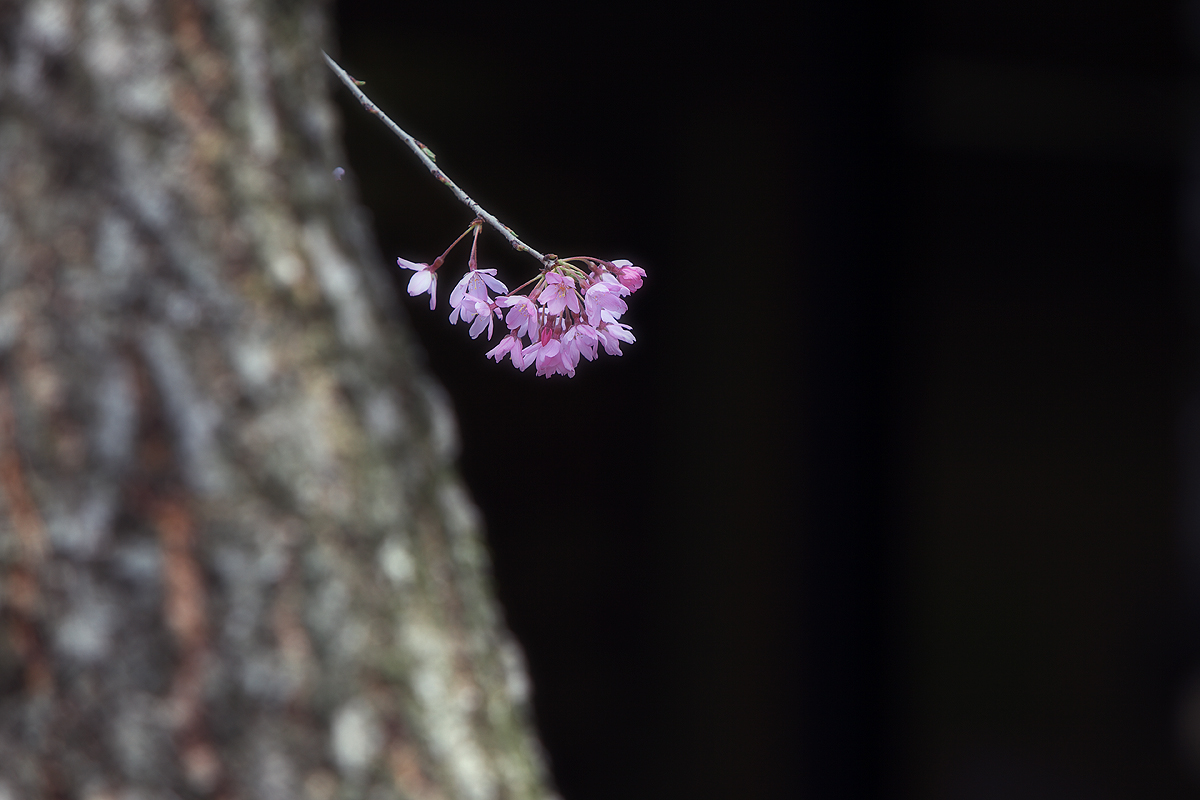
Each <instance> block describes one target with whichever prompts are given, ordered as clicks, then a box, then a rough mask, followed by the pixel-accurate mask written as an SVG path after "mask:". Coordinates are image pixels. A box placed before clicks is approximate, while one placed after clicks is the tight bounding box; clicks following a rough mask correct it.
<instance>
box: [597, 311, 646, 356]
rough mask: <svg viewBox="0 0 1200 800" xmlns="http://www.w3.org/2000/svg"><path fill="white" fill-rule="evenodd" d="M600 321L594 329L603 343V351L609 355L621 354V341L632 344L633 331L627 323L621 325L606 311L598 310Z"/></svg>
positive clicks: (633, 340)
mask: <svg viewBox="0 0 1200 800" xmlns="http://www.w3.org/2000/svg"><path fill="white" fill-rule="evenodd" d="M600 317H601V323H600V326H599V327H598V328H597V329H596V333H597V334H598V335H599V336H600V341H601V342H602V343H603V344H604V352H606V353H608V354H609V355H610V356H619V355H621V342H625V343H627V344H633V343H634V342H635V341H637V340H636V339H634V338H633V332H632V331H631V330H630V329H629V326H628V325H623V324H621V323H620V322H617V320H616V319H615V318H614V317H613V316H612V315H611V314H609V313H608V312H607V311H601V312H600Z"/></svg>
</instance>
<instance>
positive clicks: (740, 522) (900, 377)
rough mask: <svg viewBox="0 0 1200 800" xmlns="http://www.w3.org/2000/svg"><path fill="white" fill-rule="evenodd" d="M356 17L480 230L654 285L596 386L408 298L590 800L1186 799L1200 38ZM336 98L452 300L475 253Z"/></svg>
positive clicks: (1134, 28) (957, 18) (557, 726)
mask: <svg viewBox="0 0 1200 800" xmlns="http://www.w3.org/2000/svg"><path fill="white" fill-rule="evenodd" d="M336 9H337V15H338V25H339V48H338V50H339V52H338V53H335V54H334V55H335V57H338V58H339V59H340V61H341V63H342V65H343V66H345V67H346V68H347V69H348V70H349V71H350V73H351V74H353V75H354V76H355V77H357V78H359V79H362V80H365V81H366V85H365V86H364V90H365V91H366V92H367V93H368V95H369V96H371V97H372V99H373V100H375V101H376V102H377V103H378V104H379V105H380V106H381V107H383V108H384V110H386V111H388V112H389V113H390V114H392V115H393V116H394V117H395V118H396V120H397V121H398V122H399V123H400V124H401V125H404V126H406V127H407V128H408V129H409V131H410V132H411V133H413V134H414V135H415V136H416V137H417V138H418V139H420V140H422V141H423V142H425V143H426V144H427V145H428V146H429V147H431V148H432V149H433V150H434V151H435V152H436V153H437V155H438V163H439V165H440V166H442V167H443V168H444V169H445V170H446V171H447V173H448V174H449V175H450V176H451V177H452V178H454V179H455V180H456V181H458V182H459V183H460V185H462V186H463V187H464V188H465V189H466V190H467V191H468V192H469V193H471V194H472V195H473V196H474V197H475V198H476V199H477V200H479V201H480V202H482V203H483V205H484V206H485V207H487V208H489V210H491V211H493V212H494V213H496V214H497V215H498V216H499V217H500V218H501V219H502V220H504V221H505V222H506V223H507V224H509V225H511V226H512V227H513V228H514V229H515V230H516V231H517V232H518V233H519V234H520V235H522V236H523V237H525V238H526V240H527V241H528V242H529V243H530V244H531V245H533V246H534V247H537V248H538V249H540V250H542V251H543V252H548V251H552V252H557V253H559V254H561V255H575V254H584V255H595V256H600V257H604V258H609V259H615V258H628V259H631V260H632V261H633V262H634V263H636V264H639V265H641V266H643V267H645V268H646V269H647V271H648V273H649V276H648V278H647V280H646V284H645V288H644V289H643V290H642V291H640V292H639V293H638V294H636V295H635V296H634V297H633V298H632V302H631V310H630V312H629V313H628V314H627V315H626V318H625V320H623V321H628V322H630V323H632V325H633V327H634V332H635V334H636V335H637V336H638V342H637V343H636V344H635V345H631V346H627V347H626V348H625V351H626V355H625V356H624V357H622V358H620V359H616V358H608V357H605V356H601V358H600V360H599V361H598V362H597V363H593V364H587V363H584V364H582V365H581V367H580V369H579V372H578V374H577V376H576V377H575V378H574V379H570V380H568V379H566V378H563V377H556V378H553V379H550V380H546V379H542V378H536V377H534V375H533V372H532V370H530V371H529V372H527V373H525V374H520V373H517V372H516V371H515V370H513V369H512V368H511V367H510V366H509V365H508V364H507V363H505V364H503V365H499V366H497V365H496V364H494V363H492V362H490V361H485V359H484V358H483V352H484V351H485V350H486V349H487V348H488V345H485V344H484V343H483V341H482V340H477V341H472V340H470V339H469V337H468V336H467V333H466V330H465V328H464V327H463V326H459V327H457V328H453V327H451V326H450V325H449V324H448V323H447V321H446V315H447V314H448V312H449V309H448V307H447V305H446V301H445V297H446V293H447V292H448V291H449V287H450V286H452V285H453V283H454V282H455V281H456V280H457V278H458V276H459V275H460V274H461V271H462V270H463V269H465V253H464V254H463V255H459V256H457V259H458V260H457V261H455V260H453V259H452V260H451V262H450V265H448V266H447V267H446V268H445V270H444V271H443V272H442V273H440V277H441V280H442V284H441V297H440V298H439V308H438V310H437V311H436V312H433V313H430V312H429V311H428V308H427V305H426V301H425V298H418V299H417V300H415V301H412V300H409V299H408V298H407V297H405V305H406V307H407V309H408V311H409V314H410V316H411V318H412V322H413V324H414V326H415V327H416V328H417V329H418V331H419V334H420V336H421V341H422V343H423V346H424V347H425V349H426V350H427V352H428V354H429V362H430V367H431V368H432V369H433V371H434V372H435V373H436V374H437V375H438V376H439V378H440V379H441V381H442V382H443V383H444V385H445V386H446V387H447V389H448V391H449V393H450V395H451V396H452V398H453V401H454V404H455V407H456V409H457V412H458V415H459V420H460V423H461V428H462V438H463V450H462V461H461V465H462V470H463V472H464V474H465V476H466V478H467V481H468V483H469V484H470V487H471V490H472V492H473V493H474V496H475V498H476V499H477V501H478V503H479V504H480V506H481V508H482V509H483V511H484V514H485V516H486V519H487V523H488V536H489V544H490V547H491V551H492V554H493V560H494V570H495V577H496V583H497V588H498V591H499V593H500V596H501V598H502V600H503V603H504V606H505V609H506V614H507V619H508V622H509V624H510V625H511V627H512V628H513V630H514V631H515V633H516V634H517V636H518V638H519V639H520V641H521V643H522V644H523V646H524V648H525V651H526V654H527V657H528V660H529V666H530V670H531V672H532V675H533V679H534V685H535V701H536V711H537V718H538V724H539V727H540V730H541V732H542V734H543V737H544V741H545V744H546V747H547V750H548V752H549V756H550V759H551V762H552V765H553V769H554V774H555V777H556V781H557V783H558V785H559V788H560V789H561V791H562V793H563V794H564V796H565V797H566V798H567V800H597V799H599V798H620V799H621V800H640V799H641V798H647V799H648V798H656V800H658V799H660V798H661V799H663V800H668V799H669V798H692V799H695V800H702V799H703V798H714V799H715V798H739V799H740V798H746V799H747V800H757V799H758V798H762V799H763V800H770V799H771V798H790V797H808V798H827V797H828V798H859V797H862V798H885V797H886V798H891V797H897V798H906V797H911V798H946V799H947V800H958V799H959V798H962V799H963V800H975V799H976V798H983V799H984V800H987V799H988V798H1032V799H1034V800H1036V799H1037V798H1076V797H1079V798H1084V797H1086V798H1175V797H1193V796H1198V795H1200V792H1198V791H1197V788H1196V787H1197V785H1198V784H1197V782H1196V781H1195V780H1194V779H1193V778H1192V777H1191V776H1190V775H1189V772H1188V768H1187V766H1186V761H1187V755H1188V750H1187V747H1186V741H1187V739H1186V736H1182V735H1181V734H1180V733H1179V731H1180V730H1181V726H1182V729H1186V724H1187V720H1188V719H1189V717H1188V716H1187V714H1186V708H1187V706H1186V703H1185V699H1186V697H1187V686H1188V685H1189V676H1190V675H1191V674H1192V673H1191V670H1192V668H1193V665H1194V663H1196V660H1195V656H1196V654H1197V653H1198V652H1200V647H1197V640H1198V639H1200V637H1197V636H1196V635H1195V634H1194V633H1192V631H1200V621H1197V619H1196V618H1195V614H1194V613H1192V612H1190V611H1189V608H1188V606H1187V604H1186V600H1187V597H1188V587H1189V586H1190V585H1192V584H1194V583H1200V582H1197V581H1194V580H1193V579H1192V575H1193V572H1189V568H1190V565H1189V562H1187V561H1186V560H1185V559H1184V554H1185V553H1187V552H1188V547H1189V546H1190V545H1189V544H1188V541H1189V535H1190V534H1189V533H1188V530H1189V529H1188V527H1187V524H1186V514H1183V515H1182V517H1181V514H1180V513H1179V509H1180V508H1186V507H1187V505H1188V503H1187V500H1188V497H1189V493H1188V492H1187V491H1186V489H1187V488H1188V486H1189V483H1188V481H1187V476H1188V475H1189V474H1190V473H1189V472H1188V471H1187V470H1186V468H1185V467H1186V464H1188V463H1190V462H1189V458H1188V454H1189V453H1190V452H1193V450H1196V448H1191V445H1190V440H1188V439H1187V438H1186V437H1181V434H1180V433H1179V431H1180V430H1181V429H1182V430H1187V426H1186V424H1185V423H1186V422H1187V419H1188V416H1187V414H1186V413H1185V410H1186V409H1187V408H1189V407H1190V406H1189V404H1188V399H1189V397H1191V395H1190V394H1189V392H1190V388H1189V387H1190V386H1191V385H1192V384H1191V383H1190V380H1191V378H1190V375H1191V372H1190V371H1189V368H1188V366H1187V365H1188V364H1189V363H1191V361H1194V359H1192V358H1191V356H1190V355H1189V354H1190V352H1191V348H1190V346H1189V345H1187V342H1188V341H1189V338H1188V337H1189V335H1190V334H1188V331H1189V330H1190V327H1189V325H1190V322H1189V320H1190V319H1191V317H1190V312H1189V308H1190V307H1192V306H1195V305H1196V304H1195V303H1194V301H1193V300H1192V299H1191V298H1192V296H1193V286H1192V283H1191V282H1190V279H1189V278H1187V275H1188V272H1187V270H1185V269H1184V264H1185V263H1186V261H1185V259H1184V257H1183V256H1182V255H1181V252H1185V251H1183V250H1181V247H1180V243H1181V242H1182V241H1184V240H1185V237H1183V236H1181V232H1183V233H1186V232H1187V231H1189V230H1190V226H1188V225H1180V221H1181V220H1183V221H1185V222H1186V220H1187V219H1189V218H1190V215H1189V213H1188V211H1189V209H1190V206H1189V205H1188V200H1187V198H1188V197H1190V196H1191V194H1190V193H1189V186H1190V185H1189V184H1188V183H1187V181H1186V180H1185V175H1186V173H1185V170H1184V168H1183V165H1184V164H1185V163H1187V161H1186V159H1185V154H1186V153H1187V152H1188V150H1187V148H1186V146H1185V145H1186V142H1187V141H1188V138H1189V130H1190V129H1189V127H1188V124H1189V117H1188V115H1187V113H1186V112H1187V108H1188V106H1187V103H1186V102H1185V99H1186V97H1187V93H1186V92H1185V91H1184V88H1185V86H1186V80H1185V79H1186V78H1187V77H1188V76H1189V74H1190V69H1191V68H1190V62H1189V61H1188V60H1187V58H1186V55H1187V36H1186V35H1185V34H1186V31H1187V30H1188V20H1189V19H1190V18H1189V17H1188V15H1187V13H1185V12H1186V10H1185V9H1184V8H1183V7H1181V6H1178V5H1177V4H1175V3H1166V2H1135V1H1134V0H1104V1H1102V2H1095V1H1093V2H1083V1H1082V0H1043V1H1042V2H1032V0H1008V1H1007V2H1000V0H994V1H991V0H989V1H984V0H980V1H979V2H950V0H927V2H923V3H918V2H912V3H893V4H879V3H865V2H856V1H855V0H848V1H847V2H807V3H800V4H797V5H794V6H791V7H788V8H784V7H782V6H775V5H768V4H764V3H740V4H727V5H723V6H713V7H705V8H703V9H702V8H700V7H698V6H692V5H678V6H674V7H673V6H670V5H652V4H645V3H643V4H634V3H604V4H587V3H578V4H573V3H561V4H557V5H555V6H546V5H543V4H521V3H518V4H492V5H483V4H477V3H466V2H438V3H428V4H410V3H383V2H368V1H367V0H341V2H338V3H337V6H336ZM706 9H707V10H706ZM336 93H337V96H338V99H339V103H340V104H341V105H342V107H343V110H344V115H345V136H346V143H347V148H348V152H349V158H350V163H349V164H348V165H345V166H347V167H349V168H350V170H351V172H350V175H349V177H348V181H349V184H348V185H351V186H354V187H356V188H357V189H358V190H359V191H360V192H361V194H362V197H363V199H364V201H365V203H366V204H367V205H368V206H369V208H370V209H371V212H372V215H373V218H374V219H373V222H374V225H375V230H376V232H377V235H378V237H379V243H380V248H381V251H382V253H383V255H384V257H385V260H386V261H388V262H390V261H391V260H392V259H394V258H395V257H396V256H403V257H405V258H408V259H411V260H416V261H429V260H432V259H433V258H434V257H435V256H436V255H437V254H438V253H440V252H441V251H442V250H443V249H444V247H445V246H446V245H447V244H448V243H449V242H450V241H451V240H452V239H453V238H454V237H455V236H456V235H457V234H458V233H459V232H461V231H462V229H463V228H464V227H465V226H466V225H467V223H468V222H470V216H469V213H468V212H466V211H465V210H464V209H462V208H461V207H460V206H457V204H456V201H455V200H454V199H453V198H452V197H451V196H450V195H449V193H447V192H446V191H445V190H444V189H442V187H440V186H439V185H438V184H437V183H436V182H435V181H433V180H432V179H431V178H430V177H429V176H428V174H426V173H425V172H424V171H423V168H422V167H420V165H419V164H417V163H416V161H415V159H414V158H412V157H411V155H409V154H408V153H407V151H405V150H403V148H402V145H401V144H400V143H399V142H398V141H397V140H395V139H394V138H392V137H391V134H389V133H388V132H387V131H386V130H385V129H384V128H383V126H382V125H380V124H379V123H378V121H377V120H374V119H372V118H371V117H370V116H369V115H367V114H366V113H365V112H363V111H362V109H361V108H359V107H357V106H356V104H355V103H354V101H353V100H352V99H351V98H350V97H349V96H348V94H347V93H345V92H344V91H343V90H340V89H339V90H337V91H336ZM1191 138H1193V139H1194V138H1195V136H1194V134H1192V135H1191ZM482 242H483V244H482V248H483V249H482V258H483V260H484V261H485V262H486V265H491V266H496V267H498V268H499V270H500V276H501V278H503V279H505V280H506V281H507V282H508V283H509V285H510V286H512V285H515V284H517V283H520V282H521V281H523V280H525V278H527V277H528V276H529V275H530V274H532V272H531V271H532V269H533V268H534V267H535V266H536V265H535V264H534V262H533V261H532V260H531V259H528V257H520V256H518V254H515V253H512V252H511V251H509V250H508V249H507V247H506V245H505V244H504V243H503V241H502V240H501V239H500V238H499V237H497V236H490V237H488V236H485V237H484V239H483V240H482ZM396 278H397V287H398V290H401V291H402V289H403V286H404V281H405V280H406V279H407V273H405V274H399V273H397V275H396ZM1181 464H1183V465H1185V467H1181V466H1180V465H1181ZM1181 519H1183V520H1184V521H1182V522H1181ZM1193 538H1195V540H1196V541H1197V542H1200V536H1197V537H1193ZM1189 581H1191V583H1189Z"/></svg>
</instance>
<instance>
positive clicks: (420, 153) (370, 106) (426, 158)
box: [322, 52, 555, 267]
mask: <svg viewBox="0 0 1200 800" xmlns="http://www.w3.org/2000/svg"><path fill="white" fill-rule="evenodd" d="M322 55H323V56H325V63H326V64H328V65H329V68H330V69H331V70H333V72H334V74H335V75H337V76H338V78H340V79H341V81H342V83H344V84H346V88H348V89H349V90H350V91H351V92H352V93H353V94H354V96H355V97H356V98H358V102H360V103H362V106H363V108H365V109H366V110H367V111H370V112H371V113H372V114H374V115H375V116H377V117H379V118H380V119H381V120H383V124H384V125H387V126H388V128H390V129H391V131H392V133H394V134H396V135H397V136H399V137H400V138H401V139H402V140H403V141H404V143H405V144H406V145H408V148H409V149H410V150H412V151H413V152H414V153H416V154H417V158H419V159H421V163H422V164H424V165H425V168H426V169H428V170H429V171H430V172H431V173H432V174H433V177H435V178H437V179H438V180H439V181H441V182H442V183H444V184H445V185H446V188H448V189H449V190H450V191H452V192H454V196H455V197H457V198H458V199H459V200H461V201H462V202H463V204H464V205H466V207H467V208H469V209H471V210H472V211H474V212H475V215H476V216H477V217H479V218H480V219H482V220H483V221H484V222H486V223H487V224H489V225H491V226H492V227H493V228H495V229H496V230H497V231H499V232H500V235H501V236H503V237H504V238H505V239H507V240H508V242H509V244H511V245H512V246H513V248H514V249H516V250H520V251H522V252H525V253H529V255H531V256H533V257H534V258H536V259H537V260H538V261H541V262H542V264H544V265H545V266H547V267H549V266H551V265H552V264H553V263H554V261H555V259H554V258H553V257H552V256H545V255H542V254H541V253H539V252H538V251H537V250H534V249H533V248H532V247H530V246H529V245H527V244H525V243H524V242H522V241H521V240H520V239H518V238H517V235H516V234H515V233H513V232H512V230H511V229H509V227H508V226H507V225H505V224H504V223H502V222H501V221H500V220H498V219H496V216H495V215H494V214H492V213H490V212H489V211H487V210H485V209H484V208H483V206H481V205H479V203H476V202H475V201H474V200H472V199H471V198H470V197H469V196H468V195H467V193H466V192H464V191H463V190H462V189H460V188H458V185H457V184H456V183H454V181H452V180H450V179H449V178H447V177H446V173H444V172H442V171H441V170H440V169H439V168H438V166H437V164H435V163H434V162H433V159H432V158H430V155H429V151H428V148H426V147H425V146H424V145H423V144H421V143H420V142H418V141H417V140H416V139H414V138H413V137H412V136H411V135H409V133H408V132H407V131H405V130H404V129H403V128H401V127H400V126H399V125H397V124H396V123H395V122H392V119H391V117H389V116H388V115H387V114H385V113H383V112H382V111H380V110H379V106H377V105H375V104H374V103H372V102H371V100H370V98H368V97H367V96H366V95H365V94H363V92H362V90H361V89H359V88H358V85H357V84H356V83H355V82H354V79H353V78H351V77H350V76H349V75H348V74H346V70H344V69H342V68H341V67H340V66H338V63H337V62H336V61H334V60H333V59H332V58H330V57H329V54H328V53H325V52H322Z"/></svg>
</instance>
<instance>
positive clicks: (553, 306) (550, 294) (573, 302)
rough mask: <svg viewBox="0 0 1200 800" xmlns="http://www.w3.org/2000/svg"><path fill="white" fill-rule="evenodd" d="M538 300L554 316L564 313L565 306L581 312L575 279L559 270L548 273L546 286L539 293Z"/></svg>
mask: <svg viewBox="0 0 1200 800" xmlns="http://www.w3.org/2000/svg"><path fill="white" fill-rule="evenodd" d="M538 302H540V303H541V304H542V305H544V306H546V312H547V313H548V314H550V316H552V317H557V316H559V315H560V314H562V312H563V309H564V308H569V309H571V310H572V311H574V312H575V313H576V314H578V313H579V311H580V309H579V293H578V292H576V291H575V279H574V278H572V277H571V276H570V275H559V274H558V273H557V272H547V273H546V288H544V289H543V290H542V293H541V294H540V295H538Z"/></svg>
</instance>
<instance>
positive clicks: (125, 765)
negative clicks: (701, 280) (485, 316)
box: [0, 0, 548, 800]
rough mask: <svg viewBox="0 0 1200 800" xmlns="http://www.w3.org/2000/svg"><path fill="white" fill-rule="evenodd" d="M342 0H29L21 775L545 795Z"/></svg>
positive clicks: (1, 315)
mask: <svg viewBox="0 0 1200 800" xmlns="http://www.w3.org/2000/svg"><path fill="white" fill-rule="evenodd" d="M327 39H328V33H327V27H326V22H325V19H324V10H323V9H322V8H321V7H320V6H319V5H318V4H317V3H316V2H313V1H312V0H168V1H166V2H161V3H156V2H153V1H152V0H29V1H28V2H23V3H22V2H7V3H5V2H2V0H0V590H2V598H3V627H2V628H0V798H2V799H3V800H9V799H10V798H21V800H25V799H26V798H29V799H32V798H60V797H61V798H88V799H89V800H102V799H104V798H113V799H114V800H115V799H116V798H129V800H132V799H133V798H139V800H141V799H143V798H144V799H146V800H149V799H150V798H168V797H169V798H176V797H184V798H187V797H221V798H264V799H267V798H279V800H291V799H292V798H304V797H307V798H313V800H318V799H320V798H355V797H371V798H379V799H380V800H382V799H383V798H391V797H400V798H461V799H462V800H485V799H491V798H496V799H497V800H499V799H500V798H541V797H547V796H548V792H547V789H546V788H545V787H546V784H545V779H544V776H543V769H542V765H541V761H540V756H539V755H538V751H537V746H536V743H535V741H534V739H533V737H532V735H531V733H530V729H529V726H528V724H527V722H526V714H525V711H524V699H525V693H526V691H525V688H524V687H525V678H524V672H523V668H522V666H521V664H520V657H519V654H518V652H517V650H516V648H515V647H514V645H513V644H512V643H511V641H510V639H509V638H508V636H507V634H506V633H505V631H504V630H503V627H502V623H501V621H500V619H499V617H498V613H497V610H496V605H495V602H494V600H493V598H492V595H491V592H490V589H489V587H488V577H487V562H486V553H485V551H484V549H483V546H482V543H481V538H480V527H479V520H478V516H477V514H476V512H475V510H474V509H473V507H472V505H471V503H470V501H469V499H468V498H467V496H466V495H465V493H464V491H463V488H462V486H461V484H460V482H459V479H458V477H457V476H456V475H455V473H454V471H453V468H452V460H453V457H454V450H455V436H456V433H455V427H454V422H453V419H452V418H451V416H450V414H449V412H448V408H447V404H446V402H445V401H444V400H443V399H442V398H441V397H440V396H439V393H438V390H437V388H436V387H435V386H434V385H433V384H432V383H431V382H430V380H429V379H428V378H427V377H426V376H425V375H423V374H422V371H421V369H420V368H419V365H418V363H417V359H416V358H415V355H414V352H413V349H412V347H411V345H410V344H409V338H408V334H407V332H406V330H405V329H404V328H403V326H401V325H400V324H399V323H398V320H397V315H398V310H397V308H396V307H395V306H394V300H393V298H392V293H391V290H390V287H389V286H387V285H386V281H385V278H384V275H383V273H382V269H381V267H380V266H379V259H378V257H377V255H376V254H375V252H374V251H373V249H372V245H371V244H370V240H369V237H368V235H367V232H366V231H365V230H364V228H363V227H362V226H361V225H360V224H359V223H358V221H357V220H358V217H357V216H356V210H355V207H354V205H353V199H352V198H351V197H349V196H348V191H349V182H346V183H338V182H335V181H334V180H332V178H331V175H330V171H331V169H332V168H333V167H335V166H337V165H338V164H339V163H340V162H341V161H342V159H341V156H340V153H339V145H338V139H337V121H336V118H335V114H334V111H333V107H332V105H331V103H330V101H329V97H328V93H329V90H330V89H331V88H332V86H333V84H332V83H331V79H332V76H331V75H330V74H329V73H328V70H327V68H326V67H325V65H324V64H323V62H322V60H321V49H322V48H323V47H325V48H328V44H329V43H328V41H327Z"/></svg>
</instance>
